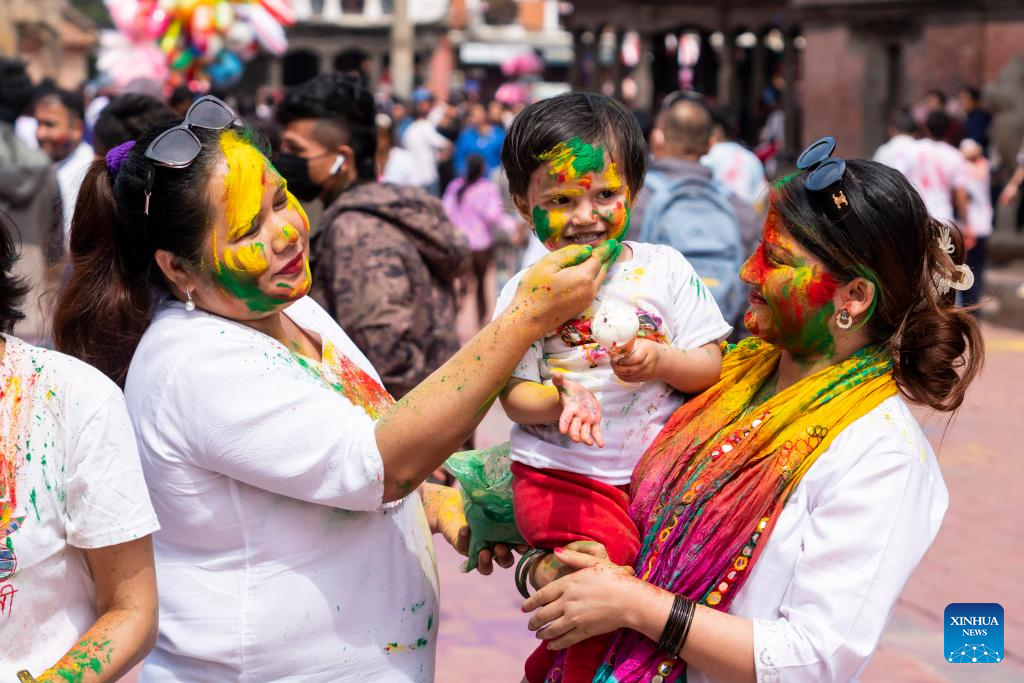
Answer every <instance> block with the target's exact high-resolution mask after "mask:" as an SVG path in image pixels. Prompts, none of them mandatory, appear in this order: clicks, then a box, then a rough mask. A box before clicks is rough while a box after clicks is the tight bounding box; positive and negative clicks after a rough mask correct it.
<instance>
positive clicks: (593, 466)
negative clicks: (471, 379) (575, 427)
mask: <svg viewBox="0 0 1024 683" xmlns="http://www.w3.org/2000/svg"><path fill="white" fill-rule="evenodd" d="M626 244H628V245H629V247H630V248H631V249H632V250H633V258H632V259H630V260H628V261H620V262H617V263H615V264H614V265H613V266H612V267H611V268H610V269H609V271H608V277H607V279H606V280H605V281H604V284H602V285H601V289H600V290H598V293H597V299H596V300H595V301H594V303H593V304H591V305H590V307H588V308H587V310H585V311H584V312H583V314H582V315H581V316H580V317H579V318H577V319H575V320H571V321H569V322H567V323H565V324H564V325H562V326H561V327H560V328H559V329H558V330H556V331H554V332H552V333H551V334H549V335H547V336H545V337H544V338H543V339H541V340H539V341H538V342H536V343H535V344H534V345H533V346H532V347H531V348H530V350H529V351H527V353H526V355H525V356H523V359H522V360H521V361H520V363H519V365H518V366H517V367H516V369H515V371H514V372H513V376H514V377H517V378H519V379H525V380H529V381H532V382H541V383H544V384H551V376H552V373H553V372H561V373H563V374H564V375H565V377H566V378H567V379H570V380H573V381H575V382H579V383H580V384H582V385H583V386H584V387H586V388H587V389H589V390H590V391H591V392H593V393H594V396H595V397H596V398H597V400H598V401H599V402H600V404H601V432H602V434H603V435H604V448H598V447H597V446H587V445H586V444H582V443H573V442H572V441H571V440H570V439H569V437H568V436H566V435H564V434H562V433H560V432H559V431H558V424H557V422H556V423H553V424H548V425H514V426H513V427H512V436H511V438H512V450H511V458H512V459H513V460H516V461H517V462H521V463H523V464H525V465H529V466H530V467H536V468H541V469H556V470H561V471H564V472H575V473H577V474H583V475H586V476H588V477H592V478H594V479H597V480H598V481H602V482H604V483H607V484H612V485H622V484H628V483H629V478H630V476H631V475H632V474H633V467H634V466H635V465H636V463H637V461H638V460H639V459H640V456H641V455H643V453H644V451H645V450H647V447H648V446H649V445H650V444H651V442H652V441H653V440H654V437H655V436H657V435H658V432H660V431H661V428H662V427H663V426H664V424H665V422H666V421H667V420H668V418H669V417H670V416H671V415H672V413H674V412H675V411H676V409H677V408H679V406H681V405H682V404H683V401H684V396H683V394H682V393H680V392H678V391H676V390H675V389H673V388H672V387H671V386H669V385H668V384H666V383H665V382H662V381H660V380H654V381H650V382H645V383H643V384H639V383H630V382H623V381H622V380H620V379H619V378H618V377H616V376H615V373H614V372H613V371H612V367H611V363H610V361H609V358H608V352H607V350H606V349H604V348H603V347H601V346H600V345H599V344H598V343H597V342H595V341H594V339H593V337H592V336H591V334H590V325H591V321H592V319H593V316H594V312H595V310H596V309H597V308H598V307H599V306H600V305H601V304H602V303H615V304H619V305H622V306H627V307H629V308H631V309H633V310H635V311H636V314H637V318H638V320H639V323H640V336H643V337H646V338H647V339H650V340H653V341H656V342H659V343H664V344H670V345H671V346H674V347H676V348H680V349H695V348H698V347H700V346H703V345H704V344H707V343H708V342H714V341H718V340H720V339H724V338H725V337H726V336H728V334H729V332H730V331H731V330H732V327H730V326H729V324H728V323H726V322H725V320H724V319H723V318H722V313H721V311H719V310H718V305H717V304H716V303H715V300H714V298H713V297H712V296H711V292H710V291H709V290H708V288H707V287H706V286H704V284H703V283H701V281H700V278H699V277H698V276H697V273H696V272H695V271H694V270H693V266H691V265H690V263H689V262H688V261H687V260H686V259H685V258H684V257H683V255H682V254H680V253H679V252H678V251H676V250H675V249H673V248H672V247H668V246H664V245H654V244H642V243H639V242H627V243H626ZM524 272H525V271H524ZM522 276H523V273H522V272H520V273H518V274H517V275H516V276H515V277H513V278H512V279H511V280H509V282H508V284H506V285H505V288H504V289H503V290H502V292H501V296H500V297H499V298H498V305H497V311H499V312H500V311H503V310H505V308H507V307H508V305H509V304H510V303H511V302H512V297H513V296H514V294H515V291H516V288H517V287H518V286H519V281H520V280H521V279H522Z"/></svg>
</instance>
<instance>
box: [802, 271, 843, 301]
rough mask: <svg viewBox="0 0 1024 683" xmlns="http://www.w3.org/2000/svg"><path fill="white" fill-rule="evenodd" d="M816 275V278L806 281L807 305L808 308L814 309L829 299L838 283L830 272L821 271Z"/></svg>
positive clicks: (837, 287)
mask: <svg viewBox="0 0 1024 683" xmlns="http://www.w3.org/2000/svg"><path fill="white" fill-rule="evenodd" d="M817 275H818V277H817V278H814V279H812V280H811V281H810V282H808V283H807V305H808V308H812V309H815V310H817V309H819V308H821V307H822V306H824V305H825V304H826V303H828V302H829V301H831V300H832V296H833V295H834V294H835V293H836V290H837V289H839V283H838V282H836V279H835V278H834V277H832V273H829V272H828V271H823V272H819V273H817Z"/></svg>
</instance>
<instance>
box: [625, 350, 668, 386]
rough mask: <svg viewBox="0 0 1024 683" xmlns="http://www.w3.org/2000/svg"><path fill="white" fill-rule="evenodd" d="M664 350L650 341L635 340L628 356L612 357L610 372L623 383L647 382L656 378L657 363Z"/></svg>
mask: <svg viewBox="0 0 1024 683" xmlns="http://www.w3.org/2000/svg"><path fill="white" fill-rule="evenodd" d="M666 348H668V347H667V346H665V345H664V344H659V343H657V342H653V341H651V340H650V339H637V340H636V342H635V343H634V344H633V350H632V351H631V352H630V353H629V354H626V355H613V356H612V358H611V361H612V371H613V372H614V373H615V376H616V377H618V378H619V379H621V380H622V381H623V382H648V381H650V380H652V379H655V378H657V377H658V363H659V362H660V360H661V355H662V353H664V351H665V349H666Z"/></svg>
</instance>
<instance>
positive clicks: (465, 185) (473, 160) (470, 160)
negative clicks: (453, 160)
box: [455, 154, 486, 204]
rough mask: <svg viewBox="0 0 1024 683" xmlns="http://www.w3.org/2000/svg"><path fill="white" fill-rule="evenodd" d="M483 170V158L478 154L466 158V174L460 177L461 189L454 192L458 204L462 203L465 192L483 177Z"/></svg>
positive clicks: (484, 166) (484, 165)
mask: <svg viewBox="0 0 1024 683" xmlns="http://www.w3.org/2000/svg"><path fill="white" fill-rule="evenodd" d="M485 168H486V164H485V163H484V158H483V157H482V156H480V155H479V154H470V155H469V156H468V157H466V174H465V175H464V176H462V179H463V180H462V187H460V188H459V189H458V190H457V191H456V192H455V198H456V200H458V203H459V204H461V203H462V196H463V195H464V194H466V190H468V189H469V187H470V186H471V185H472V184H473V183H475V182H476V181H478V180H480V178H482V177H483V175H484V169H485Z"/></svg>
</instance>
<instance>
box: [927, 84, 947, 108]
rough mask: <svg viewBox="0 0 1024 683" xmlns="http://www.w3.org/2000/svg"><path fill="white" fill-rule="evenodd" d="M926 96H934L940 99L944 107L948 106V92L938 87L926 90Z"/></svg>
mask: <svg viewBox="0 0 1024 683" xmlns="http://www.w3.org/2000/svg"><path fill="white" fill-rule="evenodd" d="M925 97H934V98H935V99H937V100H938V101H939V104H941V105H942V106H943V107H945V106H946V101H947V100H948V99H949V98H947V97H946V93H944V92H943V91H941V90H939V89H938V88H932V89H931V90H929V91H928V92H926V93H925Z"/></svg>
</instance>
